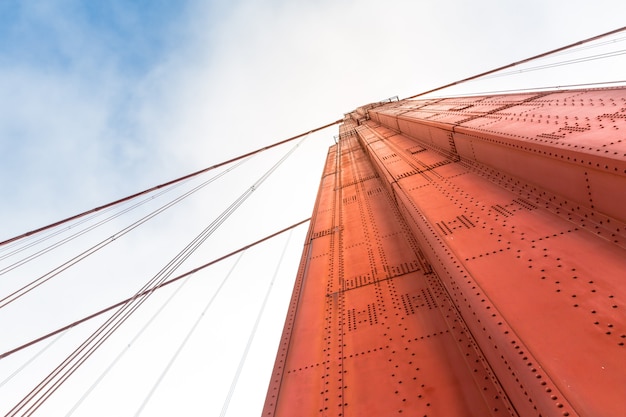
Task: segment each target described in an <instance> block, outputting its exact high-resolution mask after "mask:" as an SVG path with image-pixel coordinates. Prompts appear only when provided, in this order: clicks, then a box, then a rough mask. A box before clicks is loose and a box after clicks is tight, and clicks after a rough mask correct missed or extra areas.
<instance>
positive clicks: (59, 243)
mask: <svg viewBox="0 0 626 417" xmlns="http://www.w3.org/2000/svg"><path fill="white" fill-rule="evenodd" d="M248 160H249V159H245V160H242V161H240V162H239V163H237V164H236V165H233V166H231V167H229V168H228V169H226V170H224V171H222V172H220V173H219V174H218V175H216V176H214V177H212V178H210V179H208V180H206V181H205V182H203V183H202V184H201V185H200V186H198V187H197V188H194V190H199V189H200V188H203V187H205V186H207V185H209V184H210V183H212V182H214V181H216V180H217V179H219V178H221V177H222V176H224V175H225V174H226V173H228V172H230V171H232V170H234V169H235V168H237V167H238V166H240V165H241V164H242V163H244V162H246V161H248ZM183 184H184V183H183V182H179V183H177V184H174V185H172V186H171V187H168V188H166V189H164V190H162V191H160V192H159V193H157V194H155V195H152V196H149V197H147V198H145V199H143V200H141V201H139V202H137V203H135V204H133V205H132V206H129V207H127V208H125V209H123V210H121V211H119V212H117V213H114V214H112V215H110V216H109V217H107V218H105V219H102V220H100V221H98V222H97V223H94V224H92V225H90V226H88V227H86V228H84V229H82V230H78V231H76V232H75V233H73V234H71V235H70V236H67V237H65V238H63V239H61V240H59V241H57V242H54V243H53V244H51V245H48V246H47V247H45V248H42V249H40V250H38V251H36V252H34V253H32V254H30V255H28V256H26V257H24V258H22V259H20V260H18V261H16V262H14V263H12V264H10V265H7V266H6V267H4V268H1V269H0V275H3V274H6V273H7V272H9V271H12V270H14V269H15V268H18V267H20V266H22V265H24V264H26V263H28V262H30V261H31V260H33V259H36V258H38V257H39V256H41V255H43V254H45V253H48V252H50V251H52V250H54V249H56V248H58V247H60V246H62V245H63V244H65V243H67V242H70V241H72V240H74V239H76V238H78V237H80V236H82V235H84V234H86V233H88V232H90V231H92V230H94V229H96V228H97V227H99V226H102V225H103V224H106V223H108V222H110V221H112V220H114V219H116V218H118V217H121V216H122V215H124V214H126V213H128V212H130V211H132V210H134V209H136V208H138V207H141V206H143V205H144V204H146V203H148V202H150V201H152V200H154V199H156V198H158V197H160V196H162V195H164V194H166V193H169V192H171V191H172V190H174V189H175V188H177V187H179V186H181V185H183ZM193 192H195V191H193ZM189 195H191V193H190V194H184V196H185V197H187V196H189ZM114 208H115V206H111V207H108V208H107V209H105V210H103V211H100V212H97V213H95V214H94V216H89V217H86V218H84V219H83V220H81V221H79V222H78V223H77V224H75V225H72V226H70V227H68V228H67V229H63V230H59V231H56V232H54V233H51V234H49V235H48V236H44V237H42V238H41V239H38V240H36V241H35V242H31V244H29V245H25V246H24V247H23V248H19V249H16V250H14V251H12V252H10V253H9V254H6V255H4V256H2V257H0V259H5V258H7V257H9V256H11V255H14V254H16V253H19V252H21V251H23V250H25V249H28V248H30V247H32V246H34V245H35V244H38V243H41V242H43V241H45V240H48V239H50V238H51V237H54V236H56V235H58V234H59V233H62V232H63V231H65V230H68V229H69V228H72V227H76V226H77V225H78V224H82V223H83V222H86V221H88V220H90V219H92V218H93V217H96V216H99V215H101V214H104V213H105V212H107V211H109V210H112V209H114Z"/></svg>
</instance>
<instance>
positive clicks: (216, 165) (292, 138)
mask: <svg viewBox="0 0 626 417" xmlns="http://www.w3.org/2000/svg"><path fill="white" fill-rule="evenodd" d="M342 122H343V119H339V120H335V121H334V122H330V123H327V124H325V125H323V126H319V127H316V128H315V129H311V130H309V131H307V132H304V133H300V134H298V135H296V136H292V137H290V138H287V139H284V140H281V141H279V142H275V143H272V144H271V145H267V146H264V147H262V148H258V149H255V150H253V151H251V152H248V153H245V154H243V155H239V156H237V157H234V158H231V159H228V160H226V161H223V162H220V163H218V164H215V165H212V166H210V167H207V168H204V169H201V170H199V171H196V172H192V173H191V174H187V175H184V176H182V177H179V178H176V179H174V180H171V181H167V182H164V183H163V184H159V185H155V186H154V187H150V188H148V189H145V190H143V191H139V192H138V193H135V194H132V195H129V196H127V197H124V198H120V199H119V200H115V201H112V202H110V203H107V204H104V205H102V206H99V207H96V208H93V209H90V210H87V211H84V212H82V213H79V214H75V215H73V216H70V217H68V218H65V219H63V220H59V221H57V222H54V223H51V224H49V225H47V226H43V227H40V228H38V229H34V230H31V231H30V232H26V233H23V234H21V235H18V236H14V237H12V238H9V239H6V240H4V241H2V242H0V246H3V245H6V244H7V243H11V242H14V241H16V240H19V239H22V238H25V237H27V236H30V235H32V234H35V233H39V232H42V231H44V230H48V229H51V228H53V227H56V226H59V225H61V224H64V223H67V222H70V221H72V220H76V219H78V218H81V217H83V216H86V215H88V214H90V213H94V212H96V211H99V210H103V209H105V208H107V207H111V206H114V205H116V204H120V203H123V202H125V201H128V200H131V199H133V198H135V197H139V196H141V195H144V194H148V193H151V192H152V191H156V190H158V189H160V188H163V187H167V186H168V185H172V184H175V183H177V182H180V181H184V180H186V179H188V178H192V177H195V176H197V175H200V174H203V173H205V172H208V171H211V170H213V169H216V168H219V167H222V166H224V165H228V164H230V163H233V162H236V161H239V160H241V159H244V158H247V157H249V156H252V155H255V154H257V153H261V152H264V151H267V150H269V149H272V148H275V147H277V146H280V145H283V144H285V143H288V142H291V141H294V140H296V139H299V138H302V137H304V136H307V135H310V134H311V133H315V132H319V131H320V130H324V129H326V128H329V127H331V126H334V125H336V124H339V123H342Z"/></svg>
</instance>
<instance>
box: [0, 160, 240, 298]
mask: <svg viewBox="0 0 626 417" xmlns="http://www.w3.org/2000/svg"><path fill="white" fill-rule="evenodd" d="M243 162H244V161H241V162H239V164H237V165H235V166H233V167H230V168H229V169H227V170H224V171H223V172H220V173H219V174H217V175H215V176H213V177H211V178H209V179H208V180H206V181H204V182H202V183H201V184H199V185H197V186H195V187H194V188H192V189H191V190H189V191H187V192H185V193H184V194H182V195H180V196H178V197H177V198H175V199H174V200H171V201H170V202H168V203H167V204H165V205H163V206H161V207H159V208H158V209H156V210H154V211H152V212H150V213H149V214H147V215H146V216H144V217H142V218H141V219H139V220H137V221H135V222H133V223H131V224H130V225H129V226H126V227H125V228H124V229H122V230H120V231H119V232H117V233H115V234H113V235H111V236H109V237H107V238H106V239H104V240H101V241H100V242H98V243H97V244H95V245H93V246H91V247H90V248H89V249H87V250H85V251H83V252H81V253H80V254H78V255H76V256H74V257H73V258H71V259H69V260H68V261H66V262H64V263H63V264H61V265H59V266H57V267H56V268H54V269H52V270H50V271H48V272H46V273H45V274H43V275H41V276H39V277H38V278H36V279H35V280H33V281H31V282H29V283H28V284H26V285H24V286H22V287H20V288H19V289H17V290H15V291H13V292H12V293H10V294H9V295H6V296H4V297H3V298H2V299H0V308H3V307H6V306H7V305H9V304H11V303H12V302H14V301H16V300H17V299H19V298H21V297H23V296H24V295H26V294H28V293H29V292H31V291H32V290H34V289H35V288H37V287H39V286H41V285H43V284H44V283H46V282H48V281H49V280H51V279H52V278H54V277H56V276H57V275H59V274H60V273H62V272H64V271H66V270H67V269H69V268H71V267H72V266H74V265H76V264H77V263H79V262H80V261H82V260H83V259H85V258H87V257H89V256H91V255H93V254H94V253H96V252H97V251H99V250H100V249H102V248H104V247H105V246H107V245H109V244H110V243H112V242H113V241H115V240H117V239H119V238H120V237H122V236H124V235H126V234H127V233H129V232H131V231H132V230H134V229H136V228H137V227H139V226H141V225H142V224H144V223H146V222H147V221H148V220H151V219H153V218H154V217H156V216H157V215H159V214H161V213H163V212H164V211H166V210H167V209H169V208H171V207H173V206H174V205H176V204H178V203H179V202H181V201H182V200H184V199H185V198H187V197H189V196H190V195H192V194H194V193H195V192H197V191H198V190H200V189H202V188H204V187H206V186H207V185H209V184H210V183H212V182H213V181H216V180H217V179H219V178H221V177H222V176H224V175H225V174H226V173H228V172H230V171H231V170H232V169H234V168H236V167H237V166H239V165H240V164H242V163H243Z"/></svg>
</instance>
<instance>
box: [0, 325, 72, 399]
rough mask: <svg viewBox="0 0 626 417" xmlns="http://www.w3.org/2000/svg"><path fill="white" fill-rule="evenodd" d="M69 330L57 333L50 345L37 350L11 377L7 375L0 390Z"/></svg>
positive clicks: (1, 383) (0, 384)
mask: <svg viewBox="0 0 626 417" xmlns="http://www.w3.org/2000/svg"><path fill="white" fill-rule="evenodd" d="M68 330H69V329H65V330H64V331H62V332H59V334H58V335H57V337H55V338H54V339H52V340H51V341H50V343H48V344H47V345H46V346H44V347H43V348H42V349H41V350H39V351H38V352H37V353H36V354H35V355H33V356H32V357H31V358H30V359H29V360H27V361H26V362H24V363H23V364H22V366H20V367H19V368H17V369H16V370H15V371H14V372H13V373H12V374H11V375H9V376H8V377H6V378H5V379H4V380H3V381H2V382H0V388H2V387H3V386H5V385H6V384H7V383H8V382H9V381H10V380H12V379H13V378H14V377H15V376H16V375H17V374H19V373H20V372H22V371H23V370H24V369H26V368H27V367H28V365H30V364H31V363H33V362H34V361H35V359H37V358H38V357H39V356H41V355H42V354H43V353H45V352H46V351H47V350H48V349H50V348H51V347H52V345H54V344H55V343H56V342H58V341H59V339H61V338H62V337H63V336H65V335H66V334H67V331H68Z"/></svg>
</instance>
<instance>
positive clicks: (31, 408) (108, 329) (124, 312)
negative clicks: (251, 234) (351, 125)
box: [7, 140, 302, 417]
mask: <svg viewBox="0 0 626 417" xmlns="http://www.w3.org/2000/svg"><path fill="white" fill-rule="evenodd" d="M301 143H302V140H301V141H300V142H298V143H297V144H296V145H295V146H294V147H293V148H292V149H291V150H289V152H287V153H286V154H285V155H284V156H283V157H282V158H281V159H280V160H279V161H278V162H277V163H276V164H274V166H272V167H271V168H270V169H269V170H268V171H267V172H266V173H264V174H263V175H262V176H261V177H260V178H259V179H258V180H257V181H256V182H255V183H254V184H253V185H252V186H251V187H250V188H249V189H248V190H246V191H245V192H244V193H243V194H242V195H241V196H240V197H239V198H238V199H236V200H235V201H234V202H233V203H232V204H231V205H230V206H229V207H228V208H227V209H226V210H225V211H224V212H223V213H222V214H221V215H220V216H218V218H217V219H215V220H214V221H213V222H211V224H210V225H209V226H207V227H206V228H205V229H204V230H203V231H202V232H201V233H200V234H199V235H198V236H197V237H196V238H195V239H193V240H192V242H190V243H189V244H188V245H187V246H186V247H185V248H184V249H183V250H182V251H180V252H179V254H178V255H176V256H175V257H174V258H173V259H172V260H170V262H168V264H167V265H166V266H165V267H163V268H162V269H161V271H159V272H158V273H157V274H156V275H155V276H154V277H153V278H151V279H150V280H149V281H148V282H147V283H146V284H145V285H144V286H143V287H142V288H141V289H140V290H139V291H138V292H137V293H136V294H135V296H133V298H132V301H131V302H129V303H127V304H125V305H123V306H122V307H121V308H120V309H119V310H118V311H116V312H115V313H114V314H113V316H111V317H110V318H109V319H107V321H106V322H105V323H103V324H102V325H101V326H100V327H99V328H98V329H97V330H96V331H94V332H93V333H92V334H91V336H89V337H88V338H87V339H86V340H85V341H84V342H83V343H82V344H81V345H80V346H79V347H78V348H76V349H75V350H74V351H73V352H72V353H71V354H70V355H69V356H68V357H67V358H66V359H65V360H63V361H62V362H61V364H59V365H58V366H57V367H56V368H55V369H54V370H53V371H52V372H50V374H48V376H47V377H45V378H44V379H43V380H42V381H41V382H40V383H39V384H38V385H37V386H35V387H34V388H33V389H32V390H31V391H30V392H29V393H28V394H27V395H26V396H25V397H24V398H23V399H22V400H20V401H19V402H18V403H17V404H16V405H15V406H14V407H13V408H12V409H11V410H10V411H9V413H8V414H7V416H11V417H13V416H16V415H18V414H19V415H28V416H29V415H32V414H33V413H34V412H35V411H36V410H37V409H38V408H39V407H40V406H41V405H42V404H43V403H44V402H45V401H46V400H47V399H48V398H49V397H50V396H51V395H52V394H53V393H54V392H55V391H56V390H57V389H58V388H59V387H60V386H61V385H62V384H63V383H64V382H65V381H66V380H67V379H68V378H69V377H70V376H71V375H72V374H73V373H74V372H75V371H76V370H77V369H78V368H79V367H80V366H81V365H82V364H83V363H84V362H85V361H86V360H87V359H88V358H89V357H90V356H91V355H92V354H93V353H94V352H95V351H96V350H97V349H98V348H99V347H100V346H101V345H102V344H103V343H104V342H105V341H106V340H107V339H108V338H109V337H110V336H111V335H112V334H113V333H114V332H115V331H116V330H117V329H118V328H119V327H120V326H121V325H122V324H123V323H124V322H125V321H126V320H127V319H128V318H129V317H130V316H131V315H132V314H133V313H134V312H135V311H136V310H137V309H138V308H139V307H140V306H141V305H142V304H143V303H144V302H145V301H146V300H147V299H148V297H149V296H150V295H151V294H153V292H154V290H155V288H156V286H158V285H159V284H162V283H163V282H164V281H165V280H167V279H168V278H169V277H170V276H171V275H172V274H173V272H174V271H175V270H176V268H178V267H179V266H180V265H181V264H182V263H183V262H184V261H185V260H186V259H187V258H188V257H189V256H191V254H192V253H193V252H194V251H195V250H196V249H197V248H198V247H199V246H200V245H201V244H202V243H203V242H204V241H205V240H206V239H207V238H208V237H209V236H211V235H212V234H213V232H214V231H215V230H217V228H218V227H219V226H220V225H221V224H223V223H224V221H225V220H226V219H227V218H228V217H230V215H231V214H232V213H233V212H234V211H235V210H236V209H237V208H238V207H239V206H241V204H243V202H244V201H245V200H246V199H247V198H248V197H249V196H250V195H251V194H252V193H253V192H254V191H255V190H256V189H258V187H259V186H260V185H261V184H262V183H263V182H264V181H265V180H266V179H267V178H269V176H270V175H271V174H272V173H273V172H274V171H275V170H276V169H278V167H279V166H280V165H281V164H282V163H283V162H284V161H285V160H286V159H287V158H288V157H289V156H290V155H291V154H292V153H293V152H294V151H295V150H296V149H297V148H298V147H299V146H300V144H301ZM144 291H148V293H147V294H146V296H144V297H139V294H140V293H142V292H144Z"/></svg>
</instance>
